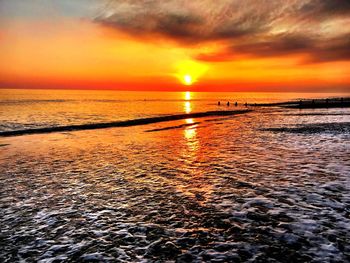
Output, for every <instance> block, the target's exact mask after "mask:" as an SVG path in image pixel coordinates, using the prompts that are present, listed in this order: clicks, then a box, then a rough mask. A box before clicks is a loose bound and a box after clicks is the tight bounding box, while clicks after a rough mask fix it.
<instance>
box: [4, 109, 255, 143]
mask: <svg viewBox="0 0 350 263" xmlns="http://www.w3.org/2000/svg"><path fill="white" fill-rule="evenodd" d="M251 111H252V110H249V109H246V110H231V111H230V110H221V111H206V112H196V113H186V114H174V115H166V116H159V117H149V118H141V119H133V120H126V121H115V122H105V123H92V124H80V125H67V126H58V127H45V128H36V129H25V130H15V131H4V132H0V137H10V136H21V135H28V134H42V133H52V132H68V131H82V130H96V129H106V128H116V127H131V126H139V125H147V124H152V123H160V122H167V121H176V120H184V119H188V118H204V117H211V116H231V115H237V114H243V113H248V112H251Z"/></svg>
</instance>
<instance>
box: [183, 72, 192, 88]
mask: <svg viewBox="0 0 350 263" xmlns="http://www.w3.org/2000/svg"><path fill="white" fill-rule="evenodd" d="M183 83H184V84H185V85H188V86H189V85H192V83H193V79H192V77H191V75H188V74H186V75H184V76H183Z"/></svg>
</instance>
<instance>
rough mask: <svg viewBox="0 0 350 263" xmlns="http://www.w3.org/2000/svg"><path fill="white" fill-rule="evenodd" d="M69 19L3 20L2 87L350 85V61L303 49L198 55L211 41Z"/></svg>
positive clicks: (346, 87) (250, 88)
mask: <svg viewBox="0 0 350 263" xmlns="http://www.w3.org/2000/svg"><path fill="white" fill-rule="evenodd" d="M70 19H71V20H70ZM70 19H68V18H66V19H65V20H63V21H62V23H53V22H52V21H51V22H50V21H46V20H42V21H38V20H33V21H26V20H25V19H22V20H21V19H16V20H13V21H9V22H8V23H7V27H6V28H4V26H0V29H1V28H2V29H3V31H2V36H1V41H2V47H1V51H2V52H1V55H0V56H1V57H0V59H1V63H0V87H1V88H13V87H14V88H69V89H74V88H79V89H120V90H157V91H158V90H159V91H161V90H164V91H180V90H182V91H183V90H184V89H187V90H188V89H189V87H190V88H191V91H303V90H307V91H320V90H321V91H324V90H326V89H328V91H335V89H337V90H338V91H350V89H349V87H350V79H349V77H348V76H349V74H350V62H349V61H334V62H327V63H309V64H308V63H301V61H303V59H305V56H304V55H293V56H288V57H270V58H256V57H254V56H251V57H242V56H240V57H237V58H235V59H232V60H230V61H225V62H220V63H210V62H203V61H199V60H196V59H194V57H195V55H196V54H197V52H202V51H203V50H205V44H203V46H201V47H198V48H197V47H194V48H188V47H185V46H183V47H182V46H180V45H177V44H175V43H173V42H169V41H165V40H164V41H163V42H161V43H160V44H159V43H153V42H152V41H151V40H149V41H138V40H136V39H132V38H130V37H128V36H126V35H125V34H122V33H118V32H116V31H113V33H111V32H112V31H110V30H108V29H106V28H102V27H101V26H99V25H98V24H94V23H92V22H91V21H86V20H74V19H73V18H70ZM81 43H85V44H84V45H81ZM212 46H213V44H212V43H211V44H208V49H209V50H212V49H213V48H212ZM217 46H218V48H219V47H220V46H219V44H218V45H217ZM38 47H40V48H38ZM150 50H151V51H152V52H150ZM158 58H162V59H158Z"/></svg>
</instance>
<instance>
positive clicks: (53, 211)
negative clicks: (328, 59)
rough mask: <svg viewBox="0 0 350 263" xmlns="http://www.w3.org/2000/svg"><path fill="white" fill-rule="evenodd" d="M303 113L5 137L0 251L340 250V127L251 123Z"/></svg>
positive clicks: (348, 194) (344, 227)
mask: <svg viewBox="0 0 350 263" xmlns="http://www.w3.org/2000/svg"><path fill="white" fill-rule="evenodd" d="M285 111H286V112H287V113H288V112H289V113H290V110H285ZM338 117H339V116H338V115H332V116H327V120H329V119H331V121H332V122H335V120H337V118H338ZM313 118H314V116H309V115H305V116H295V118H294V117H293V116H289V115H286V114H285V112H280V111H277V112H276V113H274V114H270V115H267V113H266V112H264V113H259V112H254V113H249V114H248V115H246V116H236V117H234V118H229V119H227V118H226V119H224V120H213V121H205V120H204V121H203V122H202V123H199V124H196V125H195V126H187V125H186V126H179V128H177V129H168V130H163V129H161V128H159V126H157V125H153V126H152V125H150V127H149V129H158V131H155V132H148V133H146V132H144V130H145V129H144V127H134V128H125V129H109V130H100V131H86V132H76V133H74V136H71V135H69V134H49V135H40V136H39V135H36V136H26V137H19V138H20V139H18V138H17V139H16V138H7V139H6V140H4V142H2V144H8V145H7V146H6V147H0V151H1V155H2V158H1V160H0V163H1V165H0V179H1V188H0V189H1V192H0V194H1V195H0V200H1V202H0V205H1V214H0V215H1V216H0V225H1V241H0V242H1V247H2V250H1V251H0V258H1V261H4V262H13V261H21V260H23V261H28V262H31V261H39V262H59V261H63V262H64V261H85V262H91V261H101V262H115V261H119V262H145V261H147V260H148V261H152V260H160V261H166V260H169V261H174V260H178V261H179V262H191V261H197V262H201V261H212V262H228V261H231V262H232V261H233V262H234V261H248V260H249V261H252V262H263V261H274V262H276V261H277V262H285V261H288V260H289V259H291V260H293V261H300V262H311V261H312V262H346V261H349V260H350V258H349V256H350V247H349V240H350V234H349V233H350V219H349V213H350V210H349V207H350V191H349V185H350V184H349V175H350V169H349V167H350V159H349V156H350V148H349V145H350V144H349V142H350V137H349V135H346V134H339V133H338V132H337V133H334V134H332V133H327V134H326V135H322V136H321V137H322V140H321V139H319V138H320V137H318V136H319V135H317V134H316V135H315V134H296V133H276V132H267V131H261V130H260V129H261V128H262V127H281V126H283V125H292V124H296V123H307V122H310V123H312V122H313V121H314V119H313ZM317 118H318V119H320V118H321V119H322V118H323V117H322V115H320V116H317ZM342 118H343V119H344V118H345V117H344V116H342ZM347 118H348V117H347ZM343 119H342V121H343ZM178 125H181V123H174V126H178Z"/></svg>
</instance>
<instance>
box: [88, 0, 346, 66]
mask: <svg viewBox="0 0 350 263" xmlns="http://www.w3.org/2000/svg"><path fill="white" fill-rule="evenodd" d="M94 21H95V22H96V23H99V24H101V25H103V26H108V27H110V28H113V29H116V30H119V31H123V32H126V33H128V34H130V35H132V36H134V37H143V36H151V37H153V38H151V39H157V37H160V38H168V39H172V40H175V41H176V42H178V43H179V44H180V45H193V44H195V45H201V44H205V43H207V42H215V41H219V42H220V43H221V45H222V46H224V48H223V50H220V51H218V52H213V53H203V54H197V56H196V58H197V59H200V60H206V61H226V60H231V59H235V57H237V55H242V54H247V55H254V56H262V57H266V56H284V55H290V54H300V53H305V54H307V55H309V57H310V61H331V60H344V59H345V60H348V59H350V57H349V54H348V51H347V50H348V49H349V35H350V28H349V29H347V30H346V29H344V27H343V28H341V27H340V26H341V25H344V24H346V22H350V1H349V0H290V1H285V0H259V1H257V0H245V1H241V0H221V1H211V0H201V1H199V0H192V1H186V0H133V1H131V0H119V1H113V0H112V1H109V4H108V5H107V6H106V8H104V9H103V10H102V11H101V13H100V14H99V15H98V16H97V17H96V18H95V20H94Z"/></svg>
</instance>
